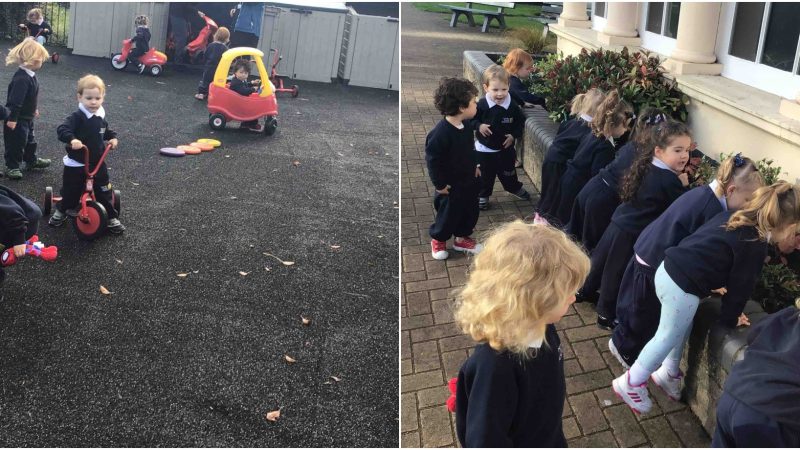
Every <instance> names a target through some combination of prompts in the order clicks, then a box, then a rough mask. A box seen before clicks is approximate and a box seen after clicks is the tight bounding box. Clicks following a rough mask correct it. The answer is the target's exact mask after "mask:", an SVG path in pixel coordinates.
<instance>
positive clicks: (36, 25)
mask: <svg viewBox="0 0 800 450" xmlns="http://www.w3.org/2000/svg"><path fill="white" fill-rule="evenodd" d="M26 18H27V22H26V23H24V24H22V23H21V24H19V27H20V28H22V29H24V30H27V31H28V36H30V37H32V38H34V39H35V40H36V42H38V43H39V44H41V45H44V44H45V43H46V42H47V40H48V39H49V38H50V35H51V34H53V27H51V26H50V24H49V23H48V22H47V21H46V20H44V15H42V10H41V9H39V8H33V9H32V10H30V11H28V14H27V16H26Z"/></svg>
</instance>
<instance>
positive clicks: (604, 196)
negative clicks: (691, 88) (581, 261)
mask: <svg viewBox="0 0 800 450" xmlns="http://www.w3.org/2000/svg"><path fill="white" fill-rule="evenodd" d="M666 120H667V115H666V114H665V113H664V111H661V110H660V109H656V108H647V109H646V110H645V111H643V112H642V114H641V115H640V116H639V118H638V119H637V120H636V126H635V127H634V132H633V136H632V138H631V140H630V141H629V142H627V143H626V144H625V145H623V146H622V148H620V149H619V151H618V152H617V156H616V157H615V158H614V161H611V163H610V164H609V165H607V166H605V167H604V168H602V169H600V172H598V173H597V175H595V176H594V177H593V178H592V179H591V180H589V182H588V183H586V186H584V187H583V189H581V192H580V193H579V194H578V197H577V198H576V199H575V203H574V204H573V205H572V214H571V215H570V218H569V223H568V224H567V226H566V228H565V229H566V231H567V233H569V234H571V235H572V236H573V237H574V238H575V239H577V240H578V241H580V242H581V244H583V248H585V249H586V251H587V252H588V253H589V254H591V252H592V250H594V248H595V247H596V246H597V243H598V242H600V238H602V237H603V233H604V232H605V231H606V228H607V227H608V224H609V223H610V222H611V216H612V215H613V214H614V210H615V209H617V206H619V203H620V201H619V183H620V181H621V180H622V177H623V175H624V174H625V173H626V172H627V171H628V169H630V167H631V165H632V164H633V161H634V159H636V157H637V156H638V155H639V154H640V153H641V152H643V151H648V149H651V148H653V147H652V146H651V145H650V134H651V131H652V130H651V128H652V127H653V126H655V125H658V124H659V123H661V122H664V121H666ZM578 301H581V299H580V298H579V299H578Z"/></svg>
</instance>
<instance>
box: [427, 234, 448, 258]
mask: <svg viewBox="0 0 800 450" xmlns="http://www.w3.org/2000/svg"><path fill="white" fill-rule="evenodd" d="M431 256H433V259H436V260H439V261H441V260H443V259H447V257H448V256H450V254H449V253H447V242H445V241H437V240H436V239H431Z"/></svg>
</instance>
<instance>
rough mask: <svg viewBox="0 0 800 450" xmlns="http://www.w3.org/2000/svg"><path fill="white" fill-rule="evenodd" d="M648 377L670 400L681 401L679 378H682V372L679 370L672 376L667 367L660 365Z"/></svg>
mask: <svg viewBox="0 0 800 450" xmlns="http://www.w3.org/2000/svg"><path fill="white" fill-rule="evenodd" d="M650 379H651V380H653V382H654V383H655V384H657V385H658V387H660V388H661V390H662V391H664V393H665V394H667V396H668V397H669V398H670V400H672V401H675V402H679V401H681V380H682V379H683V372H680V371H679V372H678V376H677V377H673V376H672V375H670V374H669V371H668V370H667V367H666V366H664V365H662V366H661V367H659V368H658V370H656V371H655V372H653V373H652V374H650Z"/></svg>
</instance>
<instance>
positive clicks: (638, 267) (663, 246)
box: [612, 185, 723, 365]
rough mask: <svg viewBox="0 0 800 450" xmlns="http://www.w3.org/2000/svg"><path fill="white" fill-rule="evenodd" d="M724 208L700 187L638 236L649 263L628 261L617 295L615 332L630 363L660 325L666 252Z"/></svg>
mask: <svg viewBox="0 0 800 450" xmlns="http://www.w3.org/2000/svg"><path fill="white" fill-rule="evenodd" d="M722 211H723V207H722V203H721V202H720V200H719V199H718V198H717V196H716V195H714V191H713V189H712V187H711V186H709V185H706V186H699V187H696V188H694V189H692V190H690V191H689V192H687V193H685V194H683V195H681V196H680V197H678V199H677V200H675V202H673V203H672V204H671V205H670V206H669V207H668V208H667V209H666V211H664V212H663V213H662V214H661V215H660V216H659V217H658V219H656V220H654V221H653V222H652V223H651V224H650V225H648V226H647V227H645V229H644V230H643V231H642V234H640V235H639V238H638V239H636V244H635V245H634V246H633V250H634V253H635V254H636V255H639V257H640V258H641V259H642V260H643V261H644V262H646V263H647V264H648V265H647V266H644V265H642V264H640V263H639V262H638V261H636V258H635V257H634V258H631V259H630V261H629V262H628V266H627V267H626V269H625V275H624V276H623V277H622V283H620V291H619V296H618V297H617V320H619V325H617V326H616V327H615V328H614V334H613V335H612V339H613V340H614V345H615V346H616V347H617V350H618V351H619V353H620V356H622V359H624V360H625V362H627V363H628V365H631V364H633V362H634V361H636V358H638V357H639V353H641V351H642V349H643V348H644V346H645V345H646V344H647V343H648V342H650V339H652V338H653V336H654V335H655V333H656V329H657V328H658V322H659V320H660V318H661V302H660V301H659V300H658V296H657V295H656V288H655V273H656V269H657V268H658V266H659V265H660V264H661V263H662V262H663V261H664V252H665V251H666V250H667V249H668V248H670V247H674V246H676V245H678V244H679V243H680V242H681V240H683V239H684V238H685V237H687V236H689V235H690V234H692V233H694V232H695V231H697V229H698V228H700V226H701V225H703V224H704V223H706V222H708V220H709V219H711V218H712V217H714V216H715V215H717V214H719V213H720V212H722Z"/></svg>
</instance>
